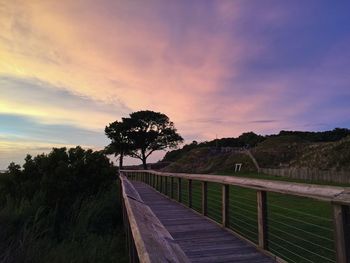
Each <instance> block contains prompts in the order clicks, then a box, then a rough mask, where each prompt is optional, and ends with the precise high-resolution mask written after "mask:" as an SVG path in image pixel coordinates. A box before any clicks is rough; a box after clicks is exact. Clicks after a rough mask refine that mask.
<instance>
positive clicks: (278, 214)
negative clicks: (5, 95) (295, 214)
mask: <svg viewBox="0 0 350 263" xmlns="http://www.w3.org/2000/svg"><path fill="white" fill-rule="evenodd" d="M273 214H274V215H277V216H280V217H283V218H287V219H290V220H294V221H296V222H299V223H302V224H306V225H310V226H313V227H317V228H319V229H323V230H326V231H330V232H332V230H331V229H329V228H326V227H323V226H318V225H315V224H312V223H309V222H305V221H302V220H299V219H296V218H292V217H290V216H285V215H282V214H280V213H276V212H274V213H273Z"/></svg>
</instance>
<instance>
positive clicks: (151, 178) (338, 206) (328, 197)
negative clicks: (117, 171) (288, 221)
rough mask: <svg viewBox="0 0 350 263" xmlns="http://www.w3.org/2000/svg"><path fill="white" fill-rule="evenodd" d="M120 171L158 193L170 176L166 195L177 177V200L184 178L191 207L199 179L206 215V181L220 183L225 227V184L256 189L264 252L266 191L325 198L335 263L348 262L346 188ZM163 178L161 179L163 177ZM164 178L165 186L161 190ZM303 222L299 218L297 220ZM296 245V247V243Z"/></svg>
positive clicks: (348, 204)
mask: <svg viewBox="0 0 350 263" xmlns="http://www.w3.org/2000/svg"><path fill="white" fill-rule="evenodd" d="M121 173H123V174H125V175H129V176H130V177H131V179H136V180H140V181H143V182H146V183H148V184H149V185H151V186H154V187H157V186H158V187H159V189H160V190H159V191H160V192H163V190H164V192H165V193H167V191H168V190H167V183H166V182H167V178H170V179H171V180H170V196H171V198H173V192H174V189H173V184H174V181H175V180H174V179H175V178H176V179H177V183H176V184H177V190H176V191H177V200H178V201H179V202H181V196H182V187H181V185H182V183H181V181H183V179H186V180H188V189H187V191H188V193H187V194H188V199H189V200H188V202H189V207H192V181H199V182H201V211H202V214H203V215H204V216H208V210H207V208H208V183H217V184H221V185H222V191H221V209H222V210H221V220H222V221H221V225H222V226H223V227H229V220H230V217H229V214H230V213H229V210H230V209H229V202H230V201H229V200H230V197H229V195H230V194H229V193H230V191H229V186H230V185H233V186H239V187H243V188H247V189H253V190H256V207H257V224H258V225H257V227H258V245H257V247H258V248H259V249H261V250H262V251H264V252H266V253H270V252H269V245H268V244H269V241H268V235H269V233H270V230H269V229H268V225H269V223H268V219H269V217H268V214H267V210H268V201H267V192H274V193H280V194H286V195H292V196H299V197H307V198H311V199H315V200H321V201H326V202H328V203H329V204H331V205H332V209H333V224H334V228H333V229H334V231H333V233H334V242H335V243H334V247H335V256H336V262H338V263H350V249H349V248H350V188H349V187H338V186H326V185H315V184H303V183H293V182H279V181H272V180H265V179H251V178H243V177H233V176H221V175H220V176H218V175H208V174H186V173H163V172H157V171H152V170H121ZM163 177H164V178H163ZM162 179H165V185H164V187H165V189H162V187H163V182H164V180H162ZM298 221H299V222H303V221H302V220H300V219H299V220H298ZM299 247H300V246H299Z"/></svg>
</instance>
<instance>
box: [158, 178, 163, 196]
mask: <svg viewBox="0 0 350 263" xmlns="http://www.w3.org/2000/svg"><path fill="white" fill-rule="evenodd" d="M159 192H161V193H163V176H160V178H159Z"/></svg>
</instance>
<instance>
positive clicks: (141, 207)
mask: <svg viewBox="0 0 350 263" xmlns="http://www.w3.org/2000/svg"><path fill="white" fill-rule="evenodd" d="M120 179H121V183H122V191H123V193H122V195H123V202H124V207H125V209H126V213H127V218H128V221H129V225H130V228H131V232H132V238H133V241H134V243H135V247H136V250H137V255H138V259H139V261H140V262H142V263H155V262H156V263H164V262H173V263H185V262H190V261H189V259H188V258H187V256H186V255H185V253H184V252H183V251H182V249H181V248H180V246H179V245H178V244H176V242H175V241H174V239H173V237H172V236H171V235H170V233H169V232H168V230H167V229H166V228H165V227H164V226H163V225H162V223H161V222H160V221H159V219H158V218H157V217H156V216H155V215H154V213H153V212H152V210H151V209H150V207H149V206H147V205H146V204H145V203H144V202H143V200H142V199H141V197H140V195H139V194H138V192H137V191H136V190H135V188H134V187H133V185H132V184H131V183H130V182H129V181H128V180H127V179H126V178H125V177H124V176H120ZM129 245H134V244H129Z"/></svg>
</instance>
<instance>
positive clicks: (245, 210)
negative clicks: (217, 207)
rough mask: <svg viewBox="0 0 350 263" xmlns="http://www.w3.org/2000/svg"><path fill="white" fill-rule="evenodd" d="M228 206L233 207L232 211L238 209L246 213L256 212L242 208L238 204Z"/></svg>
mask: <svg viewBox="0 0 350 263" xmlns="http://www.w3.org/2000/svg"><path fill="white" fill-rule="evenodd" d="M230 208H233V211H234V210H235V209H238V210H241V211H244V212H246V213H248V214H251V215H254V216H257V212H253V211H249V210H247V209H244V208H242V207H239V206H233V205H232V206H230Z"/></svg>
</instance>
